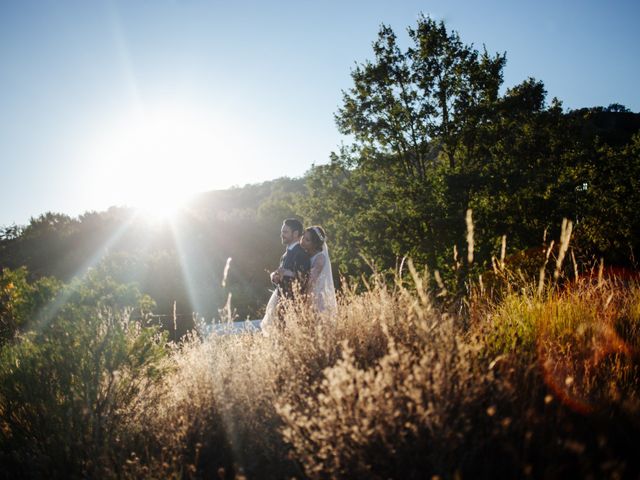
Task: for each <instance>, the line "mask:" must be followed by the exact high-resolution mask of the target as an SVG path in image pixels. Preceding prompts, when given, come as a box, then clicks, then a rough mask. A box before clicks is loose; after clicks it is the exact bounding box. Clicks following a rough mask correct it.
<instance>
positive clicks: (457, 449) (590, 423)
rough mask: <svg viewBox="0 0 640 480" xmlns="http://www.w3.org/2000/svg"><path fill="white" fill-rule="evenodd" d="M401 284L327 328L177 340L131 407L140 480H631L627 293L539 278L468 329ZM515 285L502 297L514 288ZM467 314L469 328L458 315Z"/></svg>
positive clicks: (378, 289)
mask: <svg viewBox="0 0 640 480" xmlns="http://www.w3.org/2000/svg"><path fill="white" fill-rule="evenodd" d="M427 284H428V279H427V278H426V277H425V276H421V275H419V274H418V273H417V272H415V270H413V275H412V277H410V278H408V279H405V280H404V281H401V280H397V281H396V282H395V284H393V285H391V286H389V285H387V284H386V283H384V282H382V281H381V279H377V280H376V279H374V281H373V282H372V283H371V284H370V285H369V288H368V289H367V290H366V291H365V292H363V293H355V292H354V291H351V292H347V293H346V294H345V295H344V296H343V297H342V298H341V300H340V309H339V315H338V318H337V319H336V321H335V325H329V326H328V325H326V324H322V325H319V324H318V319H316V318H314V317H313V315H311V314H310V313H309V312H308V311H307V310H306V309H305V308H304V307H303V306H301V305H291V306H290V308H289V309H288V311H287V314H286V319H285V320H286V328H285V329H284V330H283V331H281V332H277V333H273V334H272V335H270V336H268V337H265V336H263V335H261V334H243V335H236V336H213V337H210V338H207V339H200V338H198V337H196V336H193V337H190V338H189V339H187V340H186V341H184V342H183V343H182V344H181V345H180V346H179V347H177V348H175V349H174V350H173V352H172V354H171V355H170V356H169V358H168V359H167V362H168V364H169V365H168V368H169V370H170V371H171V374H170V375H167V376H166V377H165V379H164V382H163V384H162V385H160V386H158V389H159V390H158V391H156V392H154V393H153V396H152V397H151V398H154V399H156V398H158V397H159V396H160V397H161V400H160V401H157V400H154V402H152V403H147V404H145V405H144V406H143V407H142V413H141V414H142V415H144V416H145V420H144V422H143V425H144V433H143V438H144V439H145V444H144V448H143V450H141V451H139V452H136V453H135V455H134V456H133V457H132V458H131V459H130V460H129V461H128V463H127V466H126V473H127V475H128V476H131V477H140V478H168V477H174V478H212V477H213V478H215V477H216V476H219V477H220V478H234V477H248V478H294V477H295V478H432V477H438V478H489V477H490V478H521V477H522V478H526V477H531V478H559V477H565V476H567V475H569V476H571V477H576V476H578V477H585V478H586V477H592V478H604V477H606V478H623V477H625V478H633V477H635V476H637V475H638V474H640V468H639V467H640V462H639V460H638V458H637V455H636V453H635V451H636V448H637V447H636V446H637V444H638V443H637V441H638V440H640V397H639V394H640V389H639V388H638V387H639V383H638V380H639V379H640V370H639V365H640V363H639V360H640V357H639V353H640V335H639V328H640V327H639V325H640V289H639V288H638V286H637V285H635V284H631V285H629V284H626V285H623V284H619V283H616V282H615V280H608V281H607V280H601V281H600V282H599V283H594V282H591V281H587V280H584V281H578V282H572V283H570V284H567V285H566V286H565V287H563V288H562V289H560V288H558V287H557V285H556V286H553V285H550V286H549V287H548V288H546V289H544V290H543V291H542V292H539V291H538V289H537V286H538V284H537V282H536V281H533V282H531V284H530V285H529V286H528V287H527V286H526V285H520V286H519V287H517V288H509V289H508V291H507V292H506V293H504V295H502V296H501V299H500V301H498V302H492V300H491V299H490V298H489V297H488V296H487V295H485V296H483V295H481V294H480V293H478V292H479V290H478V289H476V290H475V292H476V293H475V294H473V295H471V297H470V298H468V299H467V302H468V308H467V309H465V311H466V312H471V315H470V318H461V315H460V314H458V313H456V311H457V310H455V309H452V308H444V307H436V306H435V305H434V303H433V301H432V299H431V296H430V294H429V292H428V291H427V290H426V288H425V285H427ZM512 287H513V286H512ZM470 319H471V320H470Z"/></svg>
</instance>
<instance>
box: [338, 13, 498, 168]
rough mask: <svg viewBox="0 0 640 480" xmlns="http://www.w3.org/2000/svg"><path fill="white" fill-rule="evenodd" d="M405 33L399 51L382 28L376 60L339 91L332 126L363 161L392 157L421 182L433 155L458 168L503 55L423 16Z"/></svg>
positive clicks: (491, 97)
mask: <svg viewBox="0 0 640 480" xmlns="http://www.w3.org/2000/svg"><path fill="white" fill-rule="evenodd" d="M408 33H409V37H410V38H411V40H412V42H413V46H411V47H409V48H407V49H406V50H404V51H403V50H402V49H401V48H400V47H399V46H398V43H397V37H396V35H395V33H394V32H393V30H392V29H391V28H390V27H388V26H385V25H383V26H382V27H381V28H380V32H379V34H378V39H377V40H376V41H375V42H374V43H373V51H374V56H375V59H374V61H372V62H371V61H366V62H364V63H363V64H360V65H358V66H356V68H355V69H354V70H353V71H352V73H351V76H352V78H353V82H354V86H353V87H352V88H351V89H349V90H348V91H347V92H343V97H344V98H343V106H342V108H340V109H339V110H338V113H337V114H336V122H337V125H338V128H339V129H340V131H341V132H342V133H343V134H347V135H353V136H354V138H355V139H356V141H357V143H358V144H359V145H360V147H361V148H362V151H363V155H362V159H363V160H377V161H378V163H380V162H382V163H384V162H385V161H388V160H389V159H393V160H397V161H398V162H399V163H400V165H401V166H402V170H400V172H399V173H402V174H404V175H406V176H408V177H414V178H419V179H424V178H426V177H427V175H428V173H429V171H430V169H432V168H433V167H434V166H435V164H436V163H437V160H438V155H437V153H438V152H439V151H442V152H443V153H444V154H445V157H446V160H447V162H448V165H449V167H450V168H455V167H456V166H457V163H458V162H457V159H456V152H457V148H458V145H459V141H460V139H461V138H462V137H463V134H464V132H465V131H466V130H467V129H473V128H475V126H476V124H477V123H478V122H479V121H481V120H482V112H483V110H484V109H486V107H487V106H488V105H490V104H491V103H492V102H494V101H495V100H496V99H497V97H498V90H499V88H500V85H501V84H502V70H503V68H504V65H505V62H506V56H505V55H504V54H503V55H500V54H496V55H493V56H492V55H489V54H488V53H487V51H486V49H485V50H484V51H483V53H480V52H478V51H477V50H476V49H474V48H473V47H472V46H469V45H465V44H464V43H462V41H461V40H460V37H459V35H458V34H457V33H456V32H448V31H447V29H446V27H445V25H444V23H443V22H435V21H434V20H432V19H431V18H429V17H424V16H421V17H420V18H419V19H418V24H417V26H416V28H415V29H413V28H409V29H408Z"/></svg>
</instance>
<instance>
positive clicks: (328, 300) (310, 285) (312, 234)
mask: <svg viewBox="0 0 640 480" xmlns="http://www.w3.org/2000/svg"><path fill="white" fill-rule="evenodd" d="M326 238H327V235H326V233H325V231H324V229H323V228H322V227H320V226H317V225H316V226H313V227H308V228H307V229H305V231H304V234H303V236H302V238H301V239H300V245H301V246H302V248H304V249H305V250H306V252H307V253H308V254H309V257H310V263H311V269H310V270H309V278H308V280H307V286H306V288H305V292H306V294H307V296H308V297H309V299H310V302H311V305H312V306H313V307H314V308H315V310H316V311H317V312H318V313H320V314H326V315H327V316H328V317H332V316H334V315H335V314H336V311H337V302H336V291H335V288H334V286H333V273H332V271H331V261H330V260H329V250H328V249H327V242H326Z"/></svg>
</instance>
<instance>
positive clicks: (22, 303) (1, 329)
mask: <svg viewBox="0 0 640 480" xmlns="http://www.w3.org/2000/svg"><path fill="white" fill-rule="evenodd" d="M60 287H61V284H60V282H59V281H57V280H56V279H54V278H49V277H43V278H40V279H38V280H37V281H35V282H33V283H29V281H28V278H27V269H26V268H25V267H22V268H19V269H17V270H10V269H8V268H5V269H3V270H2V275H0V346H1V345H3V344H4V343H6V342H7V341H9V340H11V339H12V338H13V336H14V335H15V334H16V333H17V332H18V331H19V330H20V329H21V328H23V327H24V326H26V325H27V324H28V322H29V321H30V320H33V319H35V318H37V317H38V315H39V314H40V313H41V312H42V310H43V309H44V308H45V306H46V305H47V304H48V303H49V302H51V301H52V300H53V298H54V297H55V295H56V294H57V292H58V291H59V290H60Z"/></svg>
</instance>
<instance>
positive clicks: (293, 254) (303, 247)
mask: <svg viewBox="0 0 640 480" xmlns="http://www.w3.org/2000/svg"><path fill="white" fill-rule="evenodd" d="M280 238H281V239H282V244H283V245H286V247H287V249H286V251H285V253H284V254H283V255H282V257H281V259H280V265H279V267H278V269H277V270H275V271H273V272H271V277H270V278H271V283H272V284H273V285H274V287H275V289H274V291H273V293H272V295H271V298H270V299H269V303H268V304H267V308H266V312H265V315H264V318H263V320H262V323H261V327H262V329H263V330H264V329H268V328H269V327H271V326H273V325H279V326H282V318H281V317H282V309H281V308H280V306H281V304H282V301H283V300H284V299H293V298H294V297H295V295H296V294H302V295H304V297H305V299H306V300H307V301H308V302H309V306H310V308H313V309H314V310H315V311H316V312H317V313H318V314H320V315H322V316H325V317H326V318H330V317H332V316H333V315H335V313H336V309H337V302H336V293H335V288H334V285H333V274H332V271H331V261H330V260H329V251H328V249H327V242H326V234H325V231H324V229H323V228H322V227H320V226H313V227H308V228H306V229H305V228H304V227H303V226H302V223H301V222H300V221H299V220H297V219H295V218H287V219H286V220H285V221H284V222H283V223H282V228H281V229H280Z"/></svg>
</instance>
